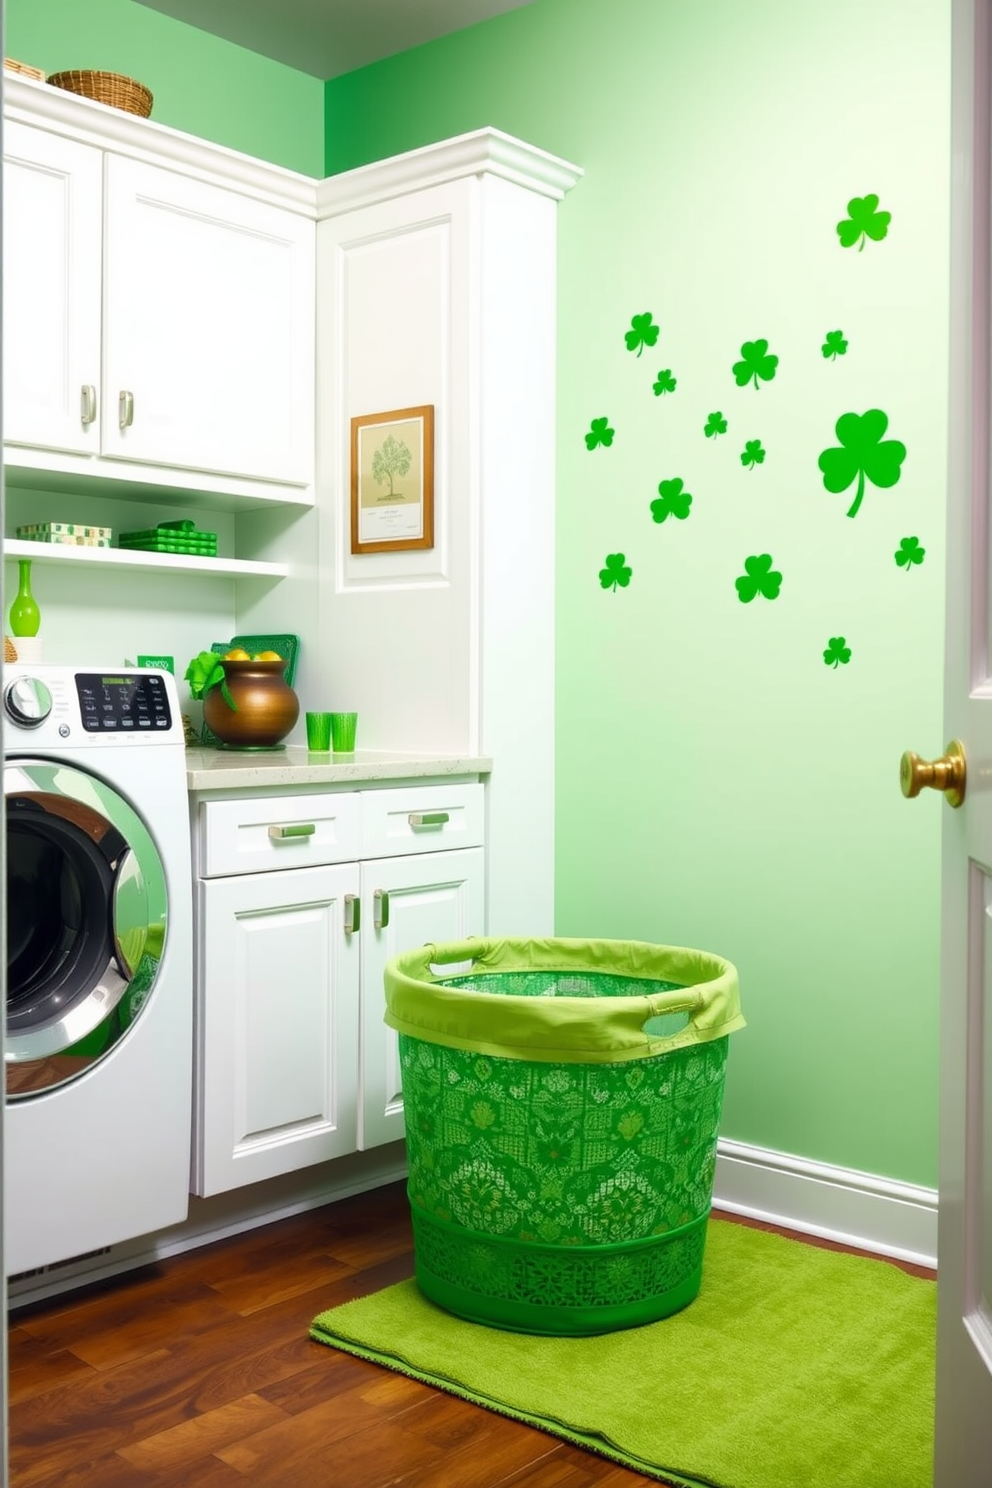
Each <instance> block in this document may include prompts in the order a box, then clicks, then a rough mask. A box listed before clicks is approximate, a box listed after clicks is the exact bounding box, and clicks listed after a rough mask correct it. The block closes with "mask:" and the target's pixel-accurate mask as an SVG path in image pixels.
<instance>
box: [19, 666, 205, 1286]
mask: <svg viewBox="0 0 992 1488" xmlns="http://www.w3.org/2000/svg"><path fill="white" fill-rule="evenodd" d="M3 709H4V720H3V722H4V795H5V800H6V818H7V1043H6V1112H5V1143H4V1231H5V1238H4V1244H5V1260H6V1269H7V1272H8V1274H9V1275H17V1274H19V1273H21V1272H24V1271H27V1270H34V1269H35V1268H38V1267H41V1266H45V1265H48V1264H50V1263H52V1262H55V1261H65V1260H68V1259H70V1258H73V1257H76V1256H81V1255H87V1254H90V1253H92V1252H93V1251H97V1250H102V1249H104V1248H105V1247H108V1246H110V1245H113V1244H116V1243H118V1242H119V1241H122V1240H128V1239H134V1238H136V1237H138V1236H140V1235H145V1234H150V1233H152V1232H153V1231H155V1230H159V1229H162V1228H163V1227H165V1226H166V1225H171V1224H174V1223H177V1222H179V1221H181V1220H182V1219H184V1218H185V1217H186V1215H187V1212H188V1204H189V1162H190V1127H191V1086H192V1034H193V1029H192V1019H193V991H192V977H193V963H192V881H191V870H190V844H189V810H188V805H187V794H186V769H185V752H184V737H183V725H182V718H181V715H180V712H179V704H178V697H177V693H176V686H175V682H174V680H173V678H172V677H171V676H170V675H169V674H168V673H166V672H160V671H151V670H147V669H136V670H126V671H121V670H116V669H113V668H103V669H101V668H99V667H68V666H51V665H28V664H16V665H12V666H8V667H6V668H4V673H3Z"/></svg>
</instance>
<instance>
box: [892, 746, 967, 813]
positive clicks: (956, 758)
mask: <svg viewBox="0 0 992 1488" xmlns="http://www.w3.org/2000/svg"><path fill="white" fill-rule="evenodd" d="M965 776H966V768H965V759H964V746H963V745H962V743H961V741H960V740H959V739H952V740H951V742H950V744H948V746H947V750H946V752H945V753H944V754H943V755H942V756H941V758H940V759H935V760H922V759H920V757H919V755H918V754H912V753H910V751H909V750H907V751H906V753H905V754H904V755H903V757H902V759H901V760H900V761H899V785H900V787H901V789H902V793H903V795H904V796H908V797H912V796H918V795H919V794H920V791H921V790H923V789H924V787H925V786H929V787H930V789H931V790H939V791H943V792H944V795H945V797H946V799H947V804H948V806H960V805H961V802H962V801H963V800H964V790H965Z"/></svg>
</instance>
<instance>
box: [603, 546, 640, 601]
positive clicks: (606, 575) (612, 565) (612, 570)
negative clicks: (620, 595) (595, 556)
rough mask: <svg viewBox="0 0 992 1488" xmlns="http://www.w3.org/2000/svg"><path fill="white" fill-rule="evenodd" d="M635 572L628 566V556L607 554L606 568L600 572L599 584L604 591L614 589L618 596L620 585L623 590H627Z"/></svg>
mask: <svg viewBox="0 0 992 1488" xmlns="http://www.w3.org/2000/svg"><path fill="white" fill-rule="evenodd" d="M633 571H634V570H633V569H632V568H628V566H627V558H626V554H624V553H607V555H606V567H605V568H601V569H600V570H599V582H600V583H601V584H602V586H603V588H604V589H612V590H613V593H614V594H616V592H617V585H618V584H619V585H620V588H621V589H626V587H627V585H628V584H629V583H630V576H631V574H632V573H633Z"/></svg>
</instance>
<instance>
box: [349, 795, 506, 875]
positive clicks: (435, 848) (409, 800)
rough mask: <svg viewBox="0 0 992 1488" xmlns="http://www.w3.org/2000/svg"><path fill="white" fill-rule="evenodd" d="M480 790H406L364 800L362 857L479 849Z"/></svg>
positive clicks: (481, 823) (481, 831)
mask: <svg viewBox="0 0 992 1488" xmlns="http://www.w3.org/2000/svg"><path fill="white" fill-rule="evenodd" d="M484 799H485V798H484V787H483V786H482V785H480V784H479V783H478V782H472V781H469V782H464V781H463V782H461V783H460V784H459V783H455V784H453V785H424V786H419V787H418V786H415V785H414V786H408V787H405V788H403V789H401V790H383V791H366V792H364V793H363V795H362V857H363V858H390V857H397V856H400V855H401V854H403V853H426V852H447V851H448V850H449V849H450V848H453V847H481V846H482V843H483V840H484V836H485V833H484V821H485V816H484Z"/></svg>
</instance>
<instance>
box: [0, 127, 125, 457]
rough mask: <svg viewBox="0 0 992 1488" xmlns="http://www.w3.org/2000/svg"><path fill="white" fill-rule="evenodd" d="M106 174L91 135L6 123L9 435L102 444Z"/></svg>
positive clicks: (16, 439) (15, 439)
mask: <svg viewBox="0 0 992 1488" xmlns="http://www.w3.org/2000/svg"><path fill="white" fill-rule="evenodd" d="M102 174H103V157H102V155H101V152H100V151H99V150H95V149H92V148H91V147H90V146H89V145H81V144H77V143H76V142H75V141H74V140H68V139H64V138H63V137H62V136H61V135H57V134H46V133H44V132H43V131H41V130H37V129H29V128H26V127H25V126H24V125H23V124H12V123H8V124H7V126H6V128H5V130H4V162H3V221H4V233H3V431H4V438H5V439H6V440H7V441H8V442H12V443H15V444H25V445H38V446H45V447H47V448H50V449H55V450H69V451H76V452H79V453H81V454H90V453H92V454H96V453H98V451H99V429H98V425H97V423H96V422H95V418H96V398H97V394H98V390H99V384H100V275H101V237H102V227H101V206H102V198H101V179H102ZM87 389H91V391H90V392H87Z"/></svg>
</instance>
